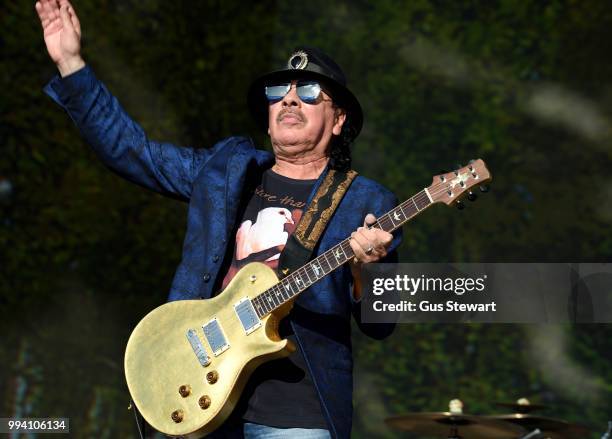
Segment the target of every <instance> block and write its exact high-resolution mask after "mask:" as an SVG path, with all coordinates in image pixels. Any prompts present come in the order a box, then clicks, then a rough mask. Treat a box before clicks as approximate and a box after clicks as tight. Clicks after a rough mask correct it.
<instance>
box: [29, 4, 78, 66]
mask: <svg viewBox="0 0 612 439" xmlns="http://www.w3.org/2000/svg"><path fill="white" fill-rule="evenodd" d="M36 12H37V13H38V17H39V18H40V23H41V25H42V28H43V33H44V37H45V44H46V45H47V51H48V52H49V56H50V57H51V59H52V60H53V62H54V63H55V64H56V65H57V67H58V69H59V71H60V73H61V75H62V76H66V75H69V74H70V73H73V72H75V71H77V70H79V69H80V68H81V67H83V66H84V65H85V62H84V61H83V59H82V58H81V24H80V23H79V18H78V17H77V15H76V12H75V11H74V9H73V7H72V5H71V4H70V2H68V0H39V1H37V2H36Z"/></svg>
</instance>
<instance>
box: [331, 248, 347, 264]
mask: <svg viewBox="0 0 612 439" xmlns="http://www.w3.org/2000/svg"><path fill="white" fill-rule="evenodd" d="M332 250H333V255H334V257H335V258H336V263H337V264H338V265H340V264H342V263H343V262H344V261H346V259H345V260H344V261H343V260H342V257H343V256H345V255H344V251H343V250H342V247H341V246H339V245H337V246H335V247H334V248H333V249H332ZM334 268H336V267H334Z"/></svg>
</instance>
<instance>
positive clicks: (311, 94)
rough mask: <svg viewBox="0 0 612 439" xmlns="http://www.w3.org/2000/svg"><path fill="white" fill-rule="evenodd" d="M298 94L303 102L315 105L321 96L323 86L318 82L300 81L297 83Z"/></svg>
mask: <svg viewBox="0 0 612 439" xmlns="http://www.w3.org/2000/svg"><path fill="white" fill-rule="evenodd" d="M297 94H298V96H299V97H300V99H301V100H302V101H303V102H306V103H307V104H314V103H315V102H316V101H317V99H318V98H319V95H320V94H321V85H319V83H318V82H317V81H300V82H298V83H297Z"/></svg>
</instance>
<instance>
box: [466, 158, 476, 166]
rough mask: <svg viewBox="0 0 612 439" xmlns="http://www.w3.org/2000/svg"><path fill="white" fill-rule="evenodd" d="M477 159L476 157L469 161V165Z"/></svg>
mask: <svg viewBox="0 0 612 439" xmlns="http://www.w3.org/2000/svg"><path fill="white" fill-rule="evenodd" d="M475 161H476V159H472V160H470V161H469V162H468V165H471V164H472V163H474V162H475Z"/></svg>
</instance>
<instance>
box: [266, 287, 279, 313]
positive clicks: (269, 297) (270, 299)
mask: <svg viewBox="0 0 612 439" xmlns="http://www.w3.org/2000/svg"><path fill="white" fill-rule="evenodd" d="M264 295H265V298H266V301H265V303H266V304H267V305H269V306H270V311H271V310H273V309H274V308H276V303H274V296H272V294H270V290H268V291H266V292H265V293H264Z"/></svg>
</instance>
